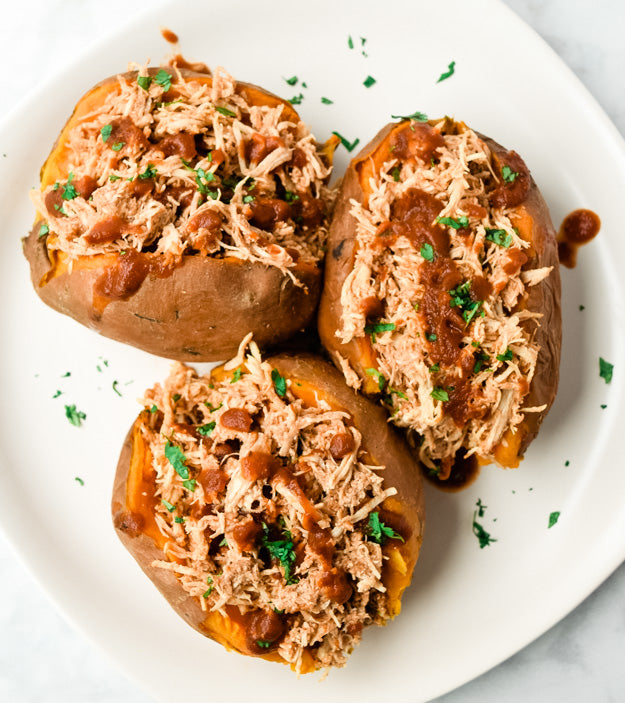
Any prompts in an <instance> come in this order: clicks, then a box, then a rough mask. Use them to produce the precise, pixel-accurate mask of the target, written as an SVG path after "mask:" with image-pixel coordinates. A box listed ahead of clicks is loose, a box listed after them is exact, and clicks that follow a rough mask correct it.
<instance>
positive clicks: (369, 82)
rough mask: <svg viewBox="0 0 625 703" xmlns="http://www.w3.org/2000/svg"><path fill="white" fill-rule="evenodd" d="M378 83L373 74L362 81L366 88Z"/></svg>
mask: <svg viewBox="0 0 625 703" xmlns="http://www.w3.org/2000/svg"><path fill="white" fill-rule="evenodd" d="M376 83H377V81H376V79H375V78H374V77H373V76H367V77H366V78H365V80H364V81H363V82H362V84H363V85H364V86H365V88H371V86H372V85H375V84H376Z"/></svg>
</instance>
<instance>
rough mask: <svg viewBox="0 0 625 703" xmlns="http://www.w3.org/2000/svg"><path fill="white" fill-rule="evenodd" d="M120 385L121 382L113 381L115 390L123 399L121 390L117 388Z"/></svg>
mask: <svg viewBox="0 0 625 703" xmlns="http://www.w3.org/2000/svg"><path fill="white" fill-rule="evenodd" d="M118 385H119V381H113V390H114V391H115V393H117V395H118V396H119V397H120V398H121V396H122V394H121V392H120V390H119V388H118V387H117V386H118Z"/></svg>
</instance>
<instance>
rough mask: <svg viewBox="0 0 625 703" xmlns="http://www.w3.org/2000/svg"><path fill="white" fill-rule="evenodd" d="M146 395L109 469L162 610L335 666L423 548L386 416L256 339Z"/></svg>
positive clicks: (395, 597)
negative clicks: (266, 354) (207, 368)
mask: <svg viewBox="0 0 625 703" xmlns="http://www.w3.org/2000/svg"><path fill="white" fill-rule="evenodd" d="M247 341H248V340H246V341H245V342H244V344H243V345H242V347H241V350H240V352H239V354H238V356H237V357H236V358H235V359H234V360H233V361H231V362H229V363H228V364H226V365H225V366H222V367H219V368H218V369H215V370H214V371H213V372H212V373H211V374H210V375H207V376H198V375H197V374H196V373H195V371H193V370H192V369H190V368H188V367H186V366H184V365H182V364H176V365H174V367H173V368H172V371H171V374H170V376H169V378H168V379H167V380H166V382H165V383H164V384H163V385H162V386H161V385H156V386H155V387H154V388H153V389H151V390H149V391H147V393H146V394H145V399H144V403H145V409H144V410H143V412H142V413H141V414H140V415H139V417H138V418H137V420H136V422H135V423H134V426H133V427H132V429H131V430H130V432H129V434H128V437H127V438H126V442H125V444H124V447H123V450H122V453H121V457H120V461H119V466H118V470H117V475H116V478H115V485H114V492H113V500H112V512H113V519H114V524H115V528H116V530H117V533H118V535H119V537H120V539H121V540H122V542H123V543H124V545H125V546H126V548H127V549H128V550H129V551H130V553H131V554H132V555H133V556H134V558H135V559H136V560H137V562H138V563H139V565H140V566H141V568H142V569H143V571H144V572H145V573H146V574H147V575H148V576H149V577H150V579H151V580H152V581H153V582H154V584H155V585H156V586H157V588H158V589H159V590H160V591H161V593H162V594H163V595H164V596H165V598H167V600H168V601H169V603H170V605H171V606H172V607H173V608H174V609H175V610H176V611H177V612H178V613H179V614H180V615H181V616H182V617H183V618H184V619H185V620H186V621H187V622H188V623H189V624H190V625H192V626H193V627H194V628H195V629H197V630H198V631H199V632H201V633H202V634H204V635H206V636H208V637H210V638H212V639H214V640H216V641H217V642H220V643H221V644H223V645H224V646H225V647H227V648H228V649H232V650H235V651H237V652H240V653H242V654H247V655H252V656H258V657H263V658H265V659H269V660H271V661H279V662H284V663H288V664H290V665H291V667H292V668H293V669H294V670H295V671H297V672H299V673H307V672H311V671H314V670H315V669H318V668H322V667H329V666H342V665H344V663H345V661H346V658H347V656H348V654H349V653H350V652H351V650H352V649H353V647H354V646H355V645H356V644H357V643H358V641H359V640H360V638H361V633H362V629H363V627H366V626H367V625H370V624H384V623H385V622H386V621H387V620H388V619H389V618H392V617H394V616H395V615H396V614H397V613H399V610H400V599H401V595H402V592H403V590H404V589H405V588H406V586H407V585H408V584H409V583H410V579H411V575H412V571H413V568H414V566H415V563H416V561H417V557H418V554H419V549H420V546H421V540H422V535H423V526H424V509H423V501H422V490H421V483H420V471H419V469H418V467H417V466H415V464H416V460H415V458H414V457H413V456H412V454H411V452H410V449H409V447H408V446H407V445H406V444H405V442H404V440H403V438H402V437H401V436H400V435H399V434H398V433H397V432H396V430H394V429H393V428H391V427H390V426H389V425H388V424H387V422H386V415H385V413H384V411H383V410H382V409H381V408H379V407H378V406H376V405H375V404H373V403H372V402H371V401H369V400H367V399H365V398H363V397H362V396H358V395H356V394H355V393H354V392H353V391H352V390H351V389H350V388H348V387H347V386H346V385H345V383H344V381H343V378H342V377H341V375H340V373H338V372H337V371H336V370H335V369H334V368H333V367H332V366H331V365H330V364H328V363H327V362H325V361H323V360H321V359H319V358H317V357H314V356H310V355H304V356H292V355H287V354H282V355H279V356H274V357H271V358H269V359H267V360H266V361H263V360H262V359H261V357H260V354H259V351H258V348H257V347H256V345H255V344H254V343H252V344H251V345H250V350H249V352H248V354H247V355H246V356H245V354H244V352H245V347H246V344H247Z"/></svg>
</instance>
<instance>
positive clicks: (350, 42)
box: [347, 34, 354, 49]
mask: <svg viewBox="0 0 625 703" xmlns="http://www.w3.org/2000/svg"><path fill="white" fill-rule="evenodd" d="M347 46H348V47H349V48H350V49H353V48H354V40H353V39H352V37H351V34H350V36H349V37H347Z"/></svg>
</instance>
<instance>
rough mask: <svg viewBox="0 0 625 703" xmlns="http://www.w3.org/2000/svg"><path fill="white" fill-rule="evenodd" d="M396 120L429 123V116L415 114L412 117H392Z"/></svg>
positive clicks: (422, 113) (421, 113)
mask: <svg viewBox="0 0 625 703" xmlns="http://www.w3.org/2000/svg"><path fill="white" fill-rule="evenodd" d="M391 118H392V119H394V120H413V121H414V122H427V121H428V116H427V115H426V114H425V113H424V112H418V111H417V112H413V113H412V115H391Z"/></svg>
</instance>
